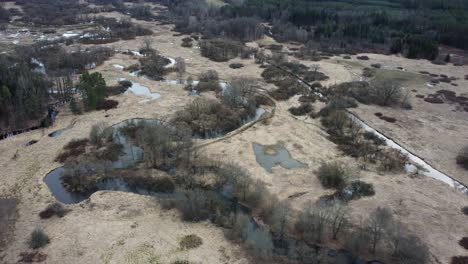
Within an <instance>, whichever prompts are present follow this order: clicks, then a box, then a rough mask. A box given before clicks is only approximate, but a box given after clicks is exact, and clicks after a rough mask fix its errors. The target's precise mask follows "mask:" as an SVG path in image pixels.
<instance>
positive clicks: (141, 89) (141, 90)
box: [126, 82, 161, 103]
mask: <svg viewBox="0 0 468 264" xmlns="http://www.w3.org/2000/svg"><path fill="white" fill-rule="evenodd" d="M128 92H131V93H133V94H135V95H139V96H146V97H149V98H148V99H144V100H141V101H140V102H139V103H147V102H150V101H153V100H156V99H159V98H161V94H159V93H153V92H151V91H150V89H149V88H148V87H146V86H143V85H141V84H139V83H137V82H132V86H131V87H130V88H128V90H127V91H126V93H128Z"/></svg>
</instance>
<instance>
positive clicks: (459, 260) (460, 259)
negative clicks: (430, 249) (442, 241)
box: [450, 256, 468, 264]
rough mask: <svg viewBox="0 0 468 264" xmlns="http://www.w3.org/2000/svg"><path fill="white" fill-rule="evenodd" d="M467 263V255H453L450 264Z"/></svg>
mask: <svg viewBox="0 0 468 264" xmlns="http://www.w3.org/2000/svg"><path fill="white" fill-rule="evenodd" d="M466 263H468V257H467V256H456V257H452V261H451V262H450V264H466Z"/></svg>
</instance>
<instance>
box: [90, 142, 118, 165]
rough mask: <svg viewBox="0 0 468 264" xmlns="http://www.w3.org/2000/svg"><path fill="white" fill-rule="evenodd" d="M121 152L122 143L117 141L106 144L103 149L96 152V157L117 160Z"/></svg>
mask: <svg viewBox="0 0 468 264" xmlns="http://www.w3.org/2000/svg"><path fill="white" fill-rule="evenodd" d="M122 153H123V145H122V144H118V143H111V144H108V145H107V146H106V147H105V148H104V149H102V150H99V151H98V152H97V153H96V157H97V158H98V159H100V160H109V161H117V160H118V159H119V156H120V155H122Z"/></svg>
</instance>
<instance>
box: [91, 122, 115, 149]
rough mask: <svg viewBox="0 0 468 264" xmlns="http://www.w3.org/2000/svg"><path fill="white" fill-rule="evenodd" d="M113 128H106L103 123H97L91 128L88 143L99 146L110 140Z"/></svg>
mask: <svg viewBox="0 0 468 264" xmlns="http://www.w3.org/2000/svg"><path fill="white" fill-rule="evenodd" d="M112 134H113V128H112V127H106V125H105V124H104V123H98V124H95V125H93V126H92V127H91V131H90V132H89V141H90V142H91V144H93V145H97V146H100V145H102V144H103V143H105V142H106V141H110V140H112Z"/></svg>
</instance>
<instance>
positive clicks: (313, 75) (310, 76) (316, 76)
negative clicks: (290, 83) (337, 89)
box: [304, 71, 329, 82]
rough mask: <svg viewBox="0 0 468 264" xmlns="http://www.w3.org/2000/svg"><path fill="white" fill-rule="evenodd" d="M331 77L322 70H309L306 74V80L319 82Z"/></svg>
mask: <svg viewBox="0 0 468 264" xmlns="http://www.w3.org/2000/svg"><path fill="white" fill-rule="evenodd" d="M328 79H329V77H328V76H327V75H325V74H324V73H322V72H319V71H307V72H306V73H305V74H304V80H305V81H306V82H319V81H325V80H328Z"/></svg>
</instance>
